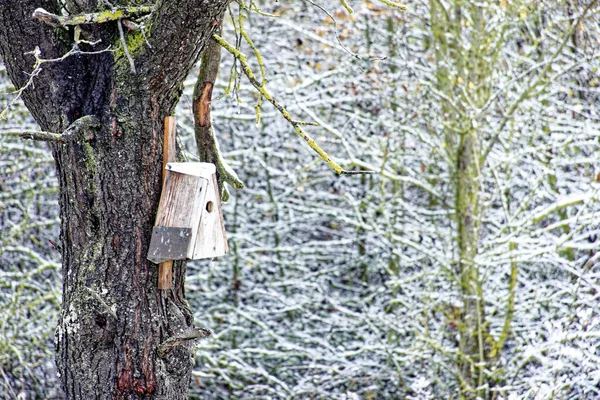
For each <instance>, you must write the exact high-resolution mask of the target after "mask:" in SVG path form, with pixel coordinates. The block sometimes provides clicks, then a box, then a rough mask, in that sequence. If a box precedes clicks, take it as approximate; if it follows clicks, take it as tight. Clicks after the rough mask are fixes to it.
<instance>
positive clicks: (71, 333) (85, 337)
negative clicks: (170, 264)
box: [0, 0, 227, 399]
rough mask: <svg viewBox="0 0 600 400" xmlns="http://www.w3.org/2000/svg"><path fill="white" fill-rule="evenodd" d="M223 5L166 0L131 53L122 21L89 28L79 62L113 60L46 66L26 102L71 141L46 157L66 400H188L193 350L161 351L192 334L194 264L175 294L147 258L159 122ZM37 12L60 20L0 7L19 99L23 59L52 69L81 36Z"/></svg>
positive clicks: (24, 8) (130, 35) (87, 0)
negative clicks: (56, 196) (56, 191)
mask: <svg viewBox="0 0 600 400" xmlns="http://www.w3.org/2000/svg"><path fill="white" fill-rule="evenodd" d="M114 3H116V2H114ZM118 3H119V6H127V5H128V4H126V3H127V2H124V1H121V2H118ZM130 3H136V5H139V3H140V2H139V1H136V2H134V1H131V2H130ZM226 5H227V0H214V1H192V0H171V1H167V0H165V1H160V0H159V1H157V2H156V6H155V8H154V11H153V12H152V14H151V15H150V19H149V20H148V21H146V26H147V28H146V29H145V32H144V35H142V32H141V31H139V30H138V31H135V30H134V31H127V30H126V29H124V36H125V42H126V43H127V47H126V48H125V46H124V45H123V42H122V40H121V39H120V34H119V29H118V25H117V24H119V23H120V22H118V21H111V22H106V23H102V24H87V25H81V32H80V38H83V39H85V40H87V41H90V42H92V41H97V40H101V42H99V43H97V44H95V45H90V44H85V43H79V45H78V46H79V50H81V51H85V52H91V51H94V52H97V51H99V50H103V49H107V48H108V47H109V46H110V49H111V50H110V51H107V52H102V53H99V54H81V53H79V54H73V55H70V56H69V57H67V58H65V59H64V60H62V61H59V62H51V63H43V64H41V67H42V69H41V72H40V73H39V75H38V76H35V77H34V78H33V85H30V86H29V87H28V88H27V89H26V90H25V91H24V92H23V99H24V101H25V104H26V105H27V107H28V108H29V110H30V111H31V113H32V115H33V116H34V118H35V119H36V121H37V122H38V123H39V125H40V127H41V128H42V129H43V130H45V131H50V132H64V135H63V140H62V143H53V144H51V146H52V152H53V155H54V158H55V160H56V168H57V171H58V177H59V184H60V208H61V240H62V256H63V281H64V284H63V285H64V286H63V304H62V311H61V319H60V322H59V326H58V329H57V334H56V340H57V341H56V346H57V364H58V367H59V371H60V378H61V380H62V384H63V388H64V391H65V393H66V397H67V398H68V399H137V398H144V399H184V398H187V393H188V387H189V382H190V377H191V369H192V364H191V358H192V349H191V343H190V342H189V341H182V342H178V343H180V344H178V345H176V346H174V347H172V348H171V350H170V351H168V352H161V356H159V355H158V352H157V349H158V346H159V345H160V344H161V343H164V342H165V341H166V340H167V339H169V338H172V337H173V336H175V335H180V334H182V333H184V332H186V331H189V330H191V329H192V328H193V317H192V313H191V312H190V310H189V309H188V307H187V305H186V300H185V295H184V286H183V284H184V277H185V265H184V264H183V263H176V264H175V266H174V284H173V289H172V290H168V291H159V290H158V289H157V266H156V265H154V264H152V263H150V262H149V261H147V260H146V253H147V250H148V244H149V241H150V236H151V232H152V226H153V223H154V219H155V214H156V208H157V206H158V200H159V196H160V189H161V173H162V171H161V165H162V130H163V119H164V117H165V116H167V115H170V114H171V113H172V112H173V110H174V107H175V105H176V103H177V101H178V99H179V95H180V91H181V89H180V88H181V84H182V82H183V80H184V79H185V77H186V75H187V74H188V72H189V70H190V68H191V67H192V66H193V64H194V62H195V61H196V60H197V58H198V55H199V53H200V51H201V50H202V48H203V47H204V46H205V44H206V43H207V41H208V40H210V38H211V35H212V32H213V30H214V29H215V28H216V26H217V25H218V23H216V19H215V18H216V17H218V16H219V15H220V14H221V13H222V12H223V10H224V9H225V7H226ZM38 7H41V8H44V9H45V10H46V11H48V12H51V13H54V14H58V15H60V14H61V11H60V8H59V2H58V1H56V0H38V1H34V0H26V1H24V0H0V49H1V51H2V57H3V60H4V62H5V63H6V66H7V70H8V73H9V76H10V77H11V80H12V81H13V83H14V85H15V87H17V88H20V87H24V86H25V85H26V84H27V82H28V79H29V75H27V74H26V73H24V71H27V72H31V71H32V70H33V65H34V63H35V59H34V56H33V55H32V54H26V52H30V51H33V50H34V49H35V48H36V47H39V57H40V58H43V59H50V58H56V57H61V56H63V55H65V54H66V53H67V52H68V51H69V50H71V49H72V48H73V46H74V37H75V34H76V33H75V29H74V28H73V27H72V26H70V27H67V28H63V27H59V28H54V27H51V26H48V25H46V24H44V23H43V22H40V21H37V20H34V19H32V17H31V16H32V13H33V11H34V10H35V9H36V8H38ZM103 7H105V3H104V2H99V1H95V0H70V1H67V2H66V8H67V11H68V12H69V13H70V14H79V13H84V12H86V13H89V12H97V11H101V10H102V8H103ZM145 38H147V41H146V39H145ZM150 46H151V47H150ZM126 50H127V51H126ZM127 52H128V53H129V54H130V57H129V56H128V55H127ZM130 58H131V60H132V61H133V62H134V66H135V71H136V72H133V68H132V67H131V65H130Z"/></svg>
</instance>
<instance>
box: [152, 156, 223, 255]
mask: <svg viewBox="0 0 600 400" xmlns="http://www.w3.org/2000/svg"><path fill="white" fill-rule="evenodd" d="M164 172H165V174H166V175H165V179H164V184H163V190H162V194H161V197H160V203H159V206H158V213H157V215H156V223H155V224H154V225H155V226H154V229H153V231H152V239H151V240H150V248H149V250H148V260H150V261H152V262H154V263H157V264H158V263H164V262H166V261H168V260H185V259H190V260H197V259H201V258H213V257H219V256H222V255H224V254H225V253H227V251H228V247H227V234H226V232H225V224H224V222H223V214H222V212H221V198H220V193H219V187H218V184H217V174H216V169H215V166H214V165H213V164H209V163H196V162H186V163H176V162H171V163H168V164H166V168H165V171H164Z"/></svg>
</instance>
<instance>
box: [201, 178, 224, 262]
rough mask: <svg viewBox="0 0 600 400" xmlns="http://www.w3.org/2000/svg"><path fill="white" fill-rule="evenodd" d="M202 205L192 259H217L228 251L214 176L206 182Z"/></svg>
mask: <svg viewBox="0 0 600 400" xmlns="http://www.w3.org/2000/svg"><path fill="white" fill-rule="evenodd" d="M204 204H205V207H204V210H202V211H203V212H202V215H201V217H200V224H199V225H198V233H197V235H196V243H195V246H194V256H193V259H198V258H213V257H218V256H221V255H223V254H225V253H227V252H228V251H229V247H228V246H227V234H226V232H225V222H224V221H223V213H222V212H221V198H220V195H219V185H218V184H217V175H216V174H213V175H212V176H211V177H210V180H209V181H208V186H207V190H206V197H205V198H204Z"/></svg>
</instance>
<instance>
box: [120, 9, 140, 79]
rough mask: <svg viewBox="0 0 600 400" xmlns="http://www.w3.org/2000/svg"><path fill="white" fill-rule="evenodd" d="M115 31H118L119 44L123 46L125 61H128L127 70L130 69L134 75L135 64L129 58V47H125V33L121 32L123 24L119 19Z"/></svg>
mask: <svg viewBox="0 0 600 400" xmlns="http://www.w3.org/2000/svg"><path fill="white" fill-rule="evenodd" d="M117 29H118V30H119V37H120V38H121V44H122V45H123V52H124V53H125V57H127V61H129V68H131V72H133V73H134V74H135V73H137V72H136V70H135V63H134V62H133V58H131V53H129V47H128V46H127V41H126V40H125V33H124V32H123V23H122V22H121V19H120V18H119V20H118V21H117Z"/></svg>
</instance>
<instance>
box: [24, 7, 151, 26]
mask: <svg viewBox="0 0 600 400" xmlns="http://www.w3.org/2000/svg"><path fill="white" fill-rule="evenodd" d="M152 10H154V7H153V6H140V7H124V8H115V9H114V10H106V11H103V12H100V13H90V14H81V15H69V16H62V15H56V14H52V13H51V12H48V11H46V10H44V9H43V8H38V9H36V10H35V11H34V12H33V15H32V17H33V18H34V19H37V20H38V21H40V22H44V23H46V24H48V25H50V26H53V27H55V28H58V27H61V26H69V25H82V24H102V23H104V22H111V21H118V20H120V19H123V18H135V17H140V16H142V15H146V14H150V13H151V12H152Z"/></svg>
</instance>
